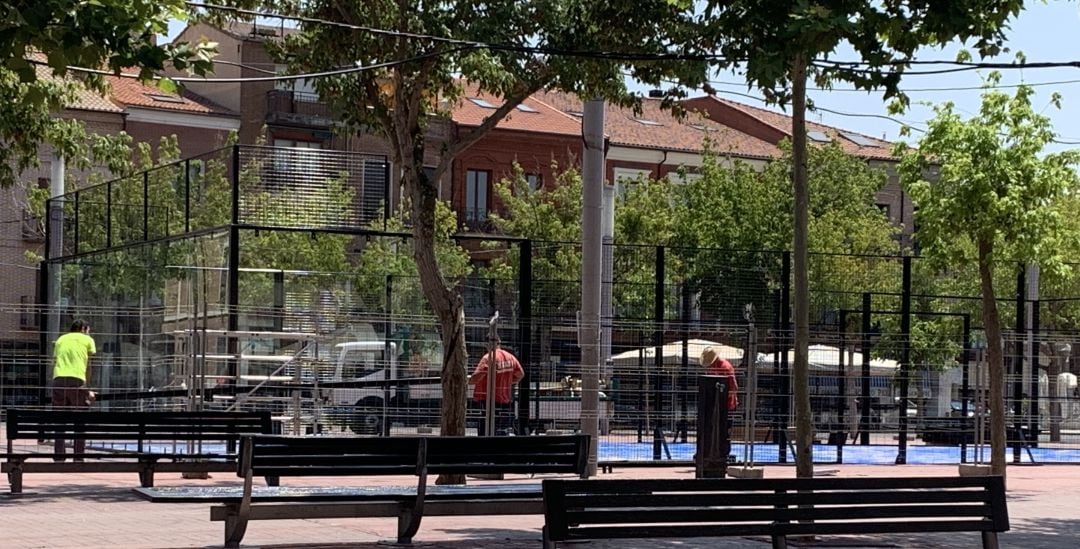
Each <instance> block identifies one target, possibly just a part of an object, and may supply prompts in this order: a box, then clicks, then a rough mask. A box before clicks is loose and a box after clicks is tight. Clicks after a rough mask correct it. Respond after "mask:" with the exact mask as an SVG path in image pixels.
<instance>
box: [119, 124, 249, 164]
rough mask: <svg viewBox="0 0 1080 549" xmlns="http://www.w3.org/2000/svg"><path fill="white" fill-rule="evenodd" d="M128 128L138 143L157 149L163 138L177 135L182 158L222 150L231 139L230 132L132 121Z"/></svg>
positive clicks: (128, 131)
mask: <svg viewBox="0 0 1080 549" xmlns="http://www.w3.org/2000/svg"><path fill="white" fill-rule="evenodd" d="M126 126H127V127H126V131H127V133H128V134H130V135H131V137H132V138H133V139H134V140H135V142H136V143H139V142H146V143H149V144H150V145H151V146H153V147H154V148H155V149H156V148H157V146H158V143H160V141H161V138H162V137H163V136H170V135H175V136H176V138H177V142H178V143H179V145H180V153H181V156H182V157H190V156H198V155H201V154H204V153H207V152H210V151H212V150H214V149H218V148H221V147H223V146H225V143H226V142H227V140H228V137H229V131H228V130H215V129H209V128H192V127H185V126H172V125H165V124H153V123H147V122H131V121H129V122H127V124H126Z"/></svg>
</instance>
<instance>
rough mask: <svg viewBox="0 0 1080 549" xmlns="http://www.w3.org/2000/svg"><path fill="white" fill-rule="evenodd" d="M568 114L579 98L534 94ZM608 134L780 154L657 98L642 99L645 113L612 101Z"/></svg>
mask: <svg viewBox="0 0 1080 549" xmlns="http://www.w3.org/2000/svg"><path fill="white" fill-rule="evenodd" d="M533 97H534V98H538V99H540V100H541V101H543V102H545V103H548V104H550V105H552V106H553V107H555V108H557V109H559V110H561V111H563V112H565V113H581V112H582V109H583V103H582V101H581V99H579V98H578V97H576V96H574V95H571V94H567V93H561V92H551V91H549V92H541V93H538V94H536V95H534V96H533ZM604 133H606V134H607V136H608V139H609V140H610V142H611V143H612V144H614V145H623V146H628V147H638V148H643V149H658V150H669V151H685V152H693V153H700V152H703V151H704V150H705V148H706V143H708V147H709V148H710V149H711V150H713V151H715V152H718V153H722V154H730V155H733V156H737V157H742V158H755V159H766V158H775V157H777V156H780V149H779V148H777V147H776V145H774V144H771V143H768V142H766V141H764V140H762V139H758V138H756V137H754V136H751V135H748V134H745V133H742V132H739V131H737V130H734V129H732V128H729V127H727V126H724V125H722V124H718V123H716V122H713V121H712V120H709V119H708V118H705V117H704V116H701V115H699V114H697V113H686V115H685V116H683V117H677V116H675V115H674V114H672V113H671V112H669V111H668V110H666V109H664V108H662V106H661V104H660V101H659V100H655V99H644V100H642V105H641V112H640V113H635V112H634V111H633V110H632V109H628V108H623V107H619V106H616V105H612V104H610V103H608V104H606V106H605V109H604Z"/></svg>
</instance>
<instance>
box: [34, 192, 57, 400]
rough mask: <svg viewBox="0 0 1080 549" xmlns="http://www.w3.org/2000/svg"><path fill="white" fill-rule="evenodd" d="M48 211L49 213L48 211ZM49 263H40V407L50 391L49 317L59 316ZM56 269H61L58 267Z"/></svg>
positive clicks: (46, 253) (46, 231)
mask: <svg viewBox="0 0 1080 549" xmlns="http://www.w3.org/2000/svg"><path fill="white" fill-rule="evenodd" d="M46 211H49V210H48V209H46ZM48 226H49V220H48V219H46V221H45V227H46V229H45V233H46V234H48V232H49V229H48ZM45 242H46V243H47V242H49V237H48V236H46V237H45ZM45 250H46V251H45V257H48V256H49V252H48V250H49V246H48V245H46V246H45ZM49 265H50V264H49V262H48V261H42V262H40V263H38V295H37V300H38V330H39V332H38V346H39V347H38V356H40V357H41V367H40V368H38V394H37V404H38V406H44V405H45V403H46V398H45V395H47V394H48V391H47V390H46V389H45V388H46V387H47V386H48V383H49V366H50V364H49V315H50V314H53V315H58V314H60V312H59V311H56V310H53V308H52V306H51V305H52V304H50V303H49V283H50V281H51V280H52V277H51V276H50V275H49ZM56 268H58V269H59V268H60V267H59V265H57V267H56Z"/></svg>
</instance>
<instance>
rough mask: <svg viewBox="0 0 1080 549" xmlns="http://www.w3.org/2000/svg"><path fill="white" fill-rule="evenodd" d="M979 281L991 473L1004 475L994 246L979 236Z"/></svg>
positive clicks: (1002, 382) (1002, 375)
mask: <svg viewBox="0 0 1080 549" xmlns="http://www.w3.org/2000/svg"><path fill="white" fill-rule="evenodd" d="M978 246H979V283H980V285H981V286H982V308H983V312H982V317H983V327H984V328H985V330H986V354H987V363H988V367H989V375H990V394H989V396H988V397H987V398H988V401H989V404H990V410H989V411H990V472H991V474H994V475H1001V476H1005V363H1004V361H1003V360H1002V356H1003V355H1002V348H1001V346H1002V342H1001V321H1000V319H999V318H998V307H997V298H996V297H995V296H994V275H993V265H992V264H991V263H992V261H993V259H992V257H991V255H992V254H993V252H994V245H993V243H992V242H990V241H988V240H986V238H980V239H979V242H978Z"/></svg>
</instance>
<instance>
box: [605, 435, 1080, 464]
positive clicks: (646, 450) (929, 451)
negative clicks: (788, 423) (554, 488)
mask: <svg viewBox="0 0 1080 549" xmlns="http://www.w3.org/2000/svg"><path fill="white" fill-rule="evenodd" d="M748 450H749V448H748V445H747V444H745V443H736V444H733V445H732V447H731V453H732V454H733V455H734V456H735V458H736V459H737V460H738V461H740V462H742V461H743V460H744V459H745V456H746V455H747V453H746V452H748ZM696 451H697V448H696V444H694V443H692V442H689V443H670V442H669V443H668V444H667V450H666V451H665V450H664V448H663V447H661V457H660V459H661V461H668V460H671V461H692V460H693V459H694V453H695V452H696ZM1030 452H1031V454H1030V456H1029V455H1028V451H1027V450H1024V449H1022V450H1021V452H1020V454H1021V455H1020V461H1021V463H1032V458H1034V462H1035V463H1080V449H1062V448H1032V449H1030ZM1008 453H1009V455H1010V456H1011V455H1012V449H1011V448H1010V450H1009V452H1008ZM598 454H599V455H598V456H597V459H598V460H599V461H652V460H653V443H652V440H649V441H647V442H642V443H637V442H620V441H612V440H602V441H600V445H599V449H598ZM669 455H670V457H669ZM792 455H793V453H792V451H791V449H790V448H789V450H788V454H787V459H788V462H792V461H793V458H792ZM896 456H897V447H896V446H895V445H870V446H859V445H853V446H847V445H846V446H844V447H843V460H842V462H843V463H850V464H855V465H891V464H895V463H896ZM983 458H984V459H983V461H989V459H990V453H989V448H984V450H983ZM974 460H975V448H974V447H973V446H970V445H969V446H968V448H967V461H969V462H973V461H974ZM779 461H780V459H779V448H778V445H776V444H760V443H759V444H754V462H755V463H778V462H779ZM814 462H815V463H840V462H841V461H840V460H839V459H838V451H837V447H836V446H832V445H826V444H815V445H814ZM907 463H908V464H909V465H935V464H936V465H941V464H951V463H960V447H959V446H922V445H908V447H907Z"/></svg>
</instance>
